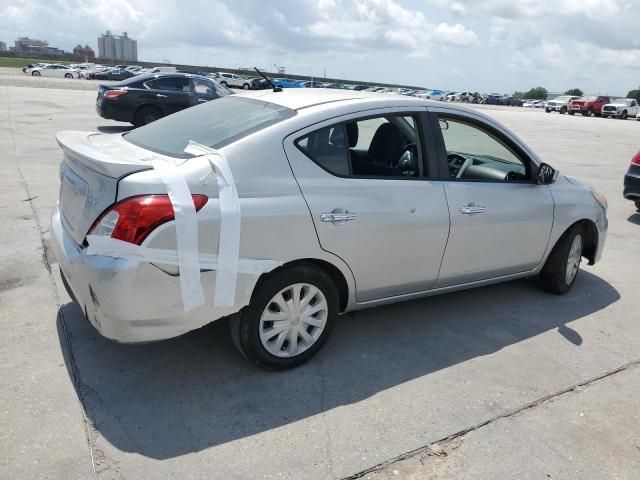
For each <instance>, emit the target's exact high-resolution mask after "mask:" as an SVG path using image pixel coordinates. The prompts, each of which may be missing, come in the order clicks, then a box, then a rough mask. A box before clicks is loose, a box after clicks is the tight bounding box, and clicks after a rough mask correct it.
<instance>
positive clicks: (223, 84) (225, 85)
mask: <svg viewBox="0 0 640 480" xmlns="http://www.w3.org/2000/svg"><path fill="white" fill-rule="evenodd" d="M220 85H222V86H223V87H225V88H226V87H228V86H229V85H228V84H227V82H225V81H224V80H223V81H221V82H220Z"/></svg>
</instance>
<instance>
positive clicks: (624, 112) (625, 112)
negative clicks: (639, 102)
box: [620, 110, 628, 120]
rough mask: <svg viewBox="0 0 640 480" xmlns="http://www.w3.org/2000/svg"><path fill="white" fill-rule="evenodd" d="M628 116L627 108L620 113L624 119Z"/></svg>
mask: <svg viewBox="0 0 640 480" xmlns="http://www.w3.org/2000/svg"><path fill="white" fill-rule="evenodd" d="M627 116H628V115H627V111H626V110H624V111H623V112H622V113H621V114H620V118H621V119H622V120H626V119H627Z"/></svg>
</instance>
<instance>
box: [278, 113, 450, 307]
mask: <svg viewBox="0 0 640 480" xmlns="http://www.w3.org/2000/svg"><path fill="white" fill-rule="evenodd" d="M423 117H425V111H424V110H422V111H421V112H420V111H411V110H408V111H407V110H394V109H385V110H378V111H369V112H367V113H366V116H365V114H360V115H349V116H345V117H341V118H340V119H334V120H331V121H327V122H323V123H321V124H317V125H314V126H313V127H309V128H307V129H304V130H302V131H300V132H297V133H295V134H293V135H291V136H289V137H287V138H286V139H285V140H284V147H285V151H286V153H287V158H288V159H289V162H290V165H291V168H292V170H293V172H294V175H295V177H296V179H297V181H298V183H299V185H300V188H301V190H302V193H303V195H304V198H305V200H306V202H307V205H308V206H309V210H310V212H311V216H312V218H313V222H314V225H315V227H316V231H317V234H318V238H319V240H320V244H321V246H322V248H323V249H324V250H326V251H328V252H331V253H333V254H335V255H337V256H339V257H340V258H341V259H342V260H343V261H345V262H346V263H347V265H349V268H350V269H351V270H352V272H353V275H354V278H355V284H356V298H357V301H358V302H367V301H372V300H376V299H381V298H386V297H392V296H397V295H402V294H411V293H415V292H421V291H425V290H428V289H429V288H431V286H432V285H433V284H434V282H435V280H436V278H437V276H438V271H439V269H440V262H441V260H442V255H443V252H444V248H445V244H446V240H447V235H448V233H449V212H448V210H447V202H446V198H445V193H444V187H443V184H442V182H440V181H438V180H433V179H431V178H430V175H429V174H430V172H431V168H430V163H429V161H428V160H429V159H431V158H433V150H432V146H431V145H429V143H428V142H429V140H430V139H429V140H428V141H427V142H425V141H424V139H425V138H428V136H426V135H424V134H423V132H424V130H423V128H422V125H423ZM292 234H293V235H295V232H292Z"/></svg>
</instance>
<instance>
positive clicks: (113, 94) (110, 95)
mask: <svg viewBox="0 0 640 480" xmlns="http://www.w3.org/2000/svg"><path fill="white" fill-rule="evenodd" d="M127 93H128V92H127V91H126V90H107V91H106V92H104V98H105V99H107V100H111V101H116V100H117V99H118V97H121V96H122V95H126V94H127Z"/></svg>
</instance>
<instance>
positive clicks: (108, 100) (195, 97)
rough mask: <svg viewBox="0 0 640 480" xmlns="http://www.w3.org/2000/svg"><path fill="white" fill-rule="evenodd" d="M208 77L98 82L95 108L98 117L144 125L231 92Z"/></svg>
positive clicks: (177, 75) (167, 76) (149, 77)
mask: <svg viewBox="0 0 640 480" xmlns="http://www.w3.org/2000/svg"><path fill="white" fill-rule="evenodd" d="M231 94H232V92H231V91H230V90H229V89H227V88H225V87H223V86H221V85H220V84H218V83H216V82H215V81H213V80H212V79H210V78H204V77H201V76H199V75H191V74H185V73H161V74H151V75H138V76H136V77H132V78H130V79H128V80H125V81H123V82H118V83H113V84H110V85H100V86H99V88H98V98H97V99H96V111H97V112H98V115H100V116H101V117H102V118H107V119H110V120H117V121H119V122H129V123H132V124H134V125H135V126H136V127H139V126H141V125H146V124H147V123H151V122H153V121H154V120H157V119H159V118H161V117H164V116H165V115H170V114H172V113H175V112H177V111H180V110H183V109H185V108H187V107H191V106H193V105H198V104H199V103H203V102H208V101H209V100H215V99H216V98H220V97H224V96H226V95H231Z"/></svg>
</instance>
